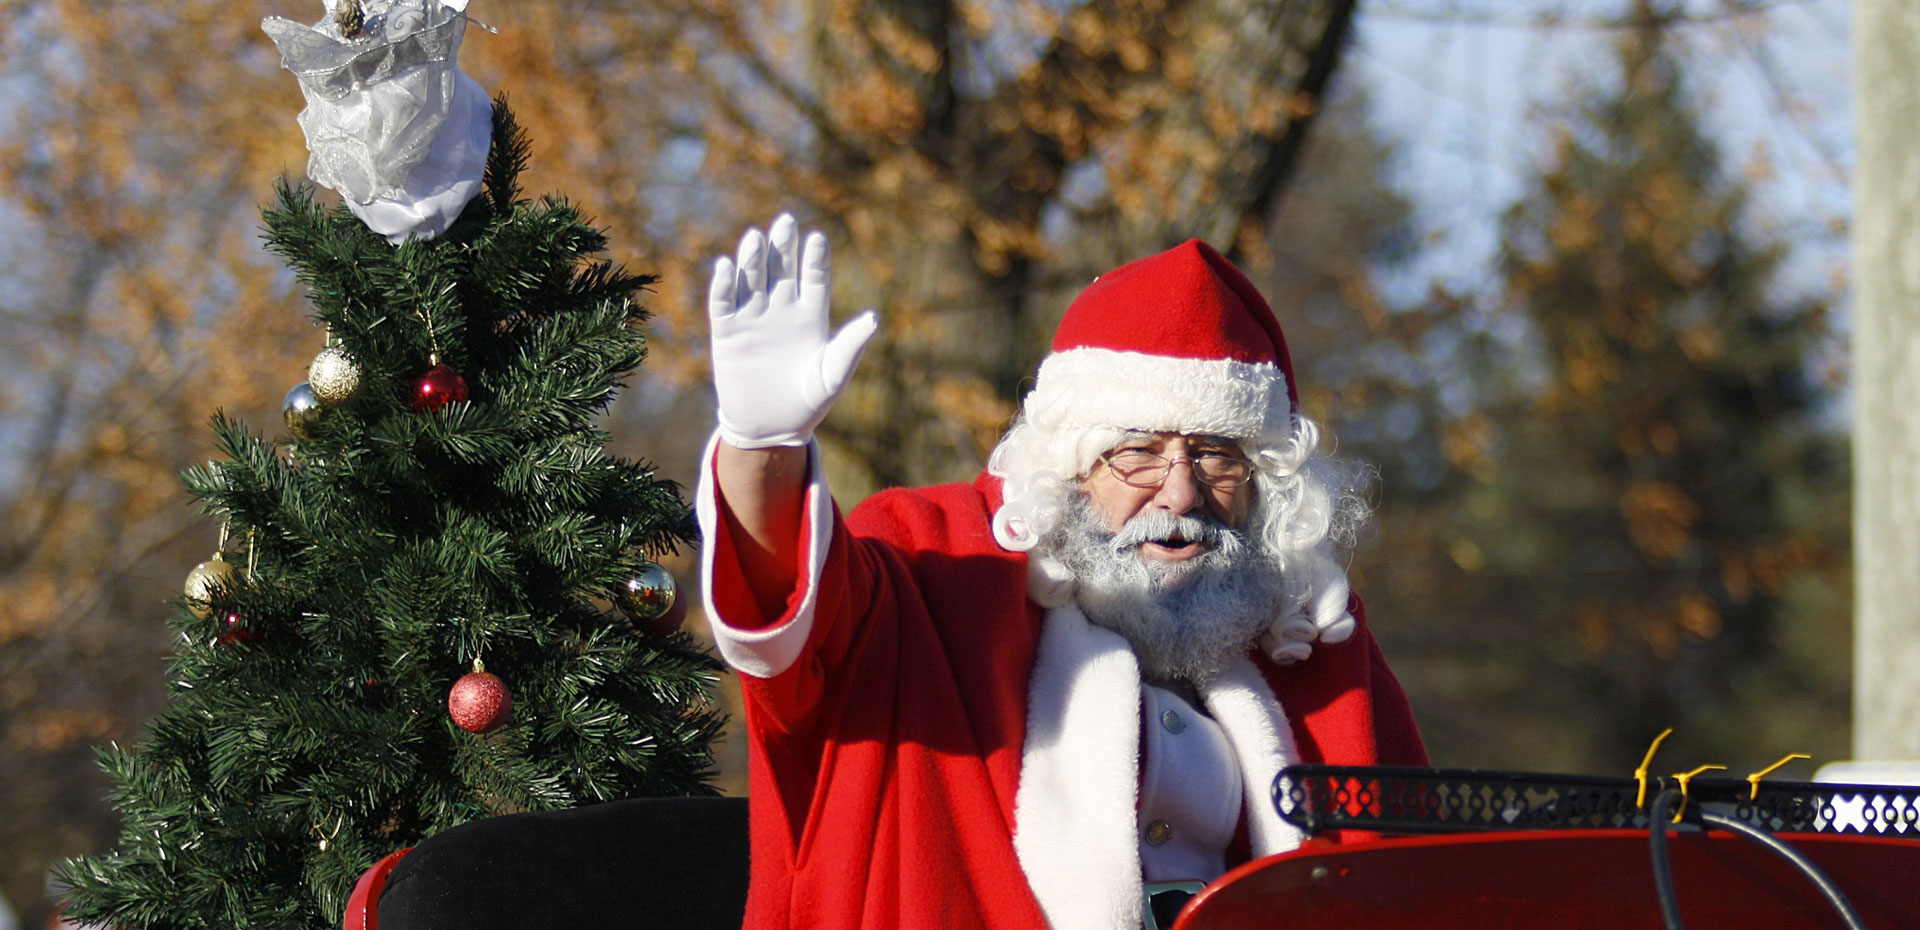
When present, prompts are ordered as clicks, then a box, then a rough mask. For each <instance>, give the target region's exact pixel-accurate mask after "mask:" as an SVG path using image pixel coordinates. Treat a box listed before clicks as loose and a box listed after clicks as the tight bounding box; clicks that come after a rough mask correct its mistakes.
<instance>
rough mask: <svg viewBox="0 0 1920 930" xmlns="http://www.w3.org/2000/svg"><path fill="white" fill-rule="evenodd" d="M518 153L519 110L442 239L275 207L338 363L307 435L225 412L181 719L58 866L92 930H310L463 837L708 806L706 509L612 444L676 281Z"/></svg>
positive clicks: (499, 107) (298, 198)
mask: <svg viewBox="0 0 1920 930" xmlns="http://www.w3.org/2000/svg"><path fill="white" fill-rule="evenodd" d="M526 157H527V142H526V140H525V138H524V136H523V134H521V133H520V132H519V131H518V130H517V128H516V127H515V126H514V125H513V120H512V116H511V115H510V113H509V112H508V110H507V108H506V106H505V101H504V100H501V101H496V104H495V107H494V133H493V150H492V153H491V155H490V157H489V160H488V163H487V168H486V177H485V189H484V192H483V193H482V194H481V196H479V197H477V198H475V199H474V200H473V201H472V202H471V203H470V204H468V205H467V207H466V209H465V211H464V213H462V214H461V216H460V218H459V220H458V221H457V222H456V223H455V224H454V226H453V227H452V228H451V229H450V230H448V231H447V232H446V233H445V234H443V235H441V236H440V237H438V238H436V239H433V240H431V241H420V240H417V239H415V240H409V241H407V242H406V243H404V244H401V245H399V246H394V245H390V244H389V243H388V242H387V241H386V240H385V239H384V238H382V237H380V236H378V235H376V234H374V233H373V232H371V231H369V230H368V229H367V227H366V226H365V225H363V224H362V223H361V221H360V220H358V219H356V218H355V217H354V216H352V215H350V214H349V213H348V212H347V210H346V209H344V208H343V207H339V206H335V207H331V208H325V207H322V206H320V205H319V204H317V203H316V202H315V200H314V197H313V194H312V192H311V190H310V189H307V188H304V187H302V188H293V187H289V186H285V185H283V186H282V188H281V190H280V193H279V199H278V203H277V204H275V205H274V206H273V207H271V208H269V209H268V210H266V211H265V218H266V225H267V241H268V243H269V245H270V247H271V248H272V250H273V251H274V252H276V253H278V254H279V255H281V256H283V257H284V258H285V259H286V260H287V261H288V262H289V263H290V264H291V265H292V266H293V268H294V269H295V271H296V273H297V275H298V278H299V280H300V282H301V283H302V284H304V285H305V286H306V287H307V288H308V289H309V290H310V292H311V299H312V301H313V304H314V317H315V319H316V321H317V322H319V323H322V324H324V325H325V326H326V327H327V328H328V330H329V332H330V339H329V343H330V345H329V347H328V348H327V349H326V350H324V351H323V352H322V354H321V357H320V358H318V359H316V364H315V367H314V370H313V372H312V379H311V380H312V381H313V382H314V383H313V384H312V386H311V388H309V386H308V385H305V384H303V385H301V386H299V387H297V388H296V389H295V391H294V393H293V394H290V395H289V401H288V408H287V416H288V425H289V429H290V431H291V433H292V435H291V436H285V437H281V438H280V439H279V440H277V441H268V440H267V439H265V438H263V437H262V436H260V435H258V434H256V433H254V432H252V431H250V430H248V429H247V428H245V427H244V426H243V425H241V424H239V423H236V422H234V421H231V420H228V419H226V418H225V417H224V416H223V415H218V414H216V415H215V417H214V421H213V430H214V436H215V440H216V442H217V444H218V446H219V448H220V450H221V452H222V453H223V455H224V458H223V459H221V460H219V461H215V462H211V463H209V464H208V465H207V466H205V467H203V468H196V469H193V470H192V471H190V472H189V473H188V474H187V475H186V476H185V481H186V485H187V487H188V489H189V490H190V492H191V493H192V495H193V496H194V497H195V498H196V499H197V500H198V501H199V502H200V504H201V507H202V509H203V510H204V511H205V512H206V513H207V514H209V515H211V516H213V517H215V518H217V519H218V520H219V521H221V522H222V525H223V527H224V529H223V531H222V534H221V535H222V540H223V544H222V546H223V553H222V554H221V555H217V556H216V557H215V558H214V559H212V560H209V563H210V564H203V565H202V566H201V568H200V569H197V570H196V572H195V575H194V576H193V577H192V578H190V579H189V584H188V596H187V597H185V598H182V599H181V600H180V601H179V605H178V606H179V610H177V611H176V612H175V615H174V617H173V619H172V621H171V622H172V625H173V627H174V628H175V629H176V630H177V632H178V637H177V642H176V647H175V652H174V656H173V659H172V664H171V675H170V680H171V683H170V688H169V705H168V707H167V709H166V710H165V711H164V712H163V713H162V714H161V715H160V717H159V718H158V719H157V720H155V721H154V722H153V723H152V725H151V732H150V735H149V736H148V737H147V738H145V739H144V740H142V741H141V742H140V743H139V744H138V745H136V746H134V747H133V748H131V749H124V748H119V747H115V748H112V749H109V750H106V751H104V752H102V754H101V756H102V760H103V764H104V766H105V767H106V769H107V770H108V773H109V775H110V777H111V779H112V781H113V784H114V789H113V800H114V803H115V804H116V805H117V807H118V808H119V810H120V812H121V814H122V816H123V818H124V828H123V830H122V833H121V838H120V842H119V847H118V849H117V850H116V851H114V852H112V853H110V854H107V855H103V856H99V857H93V858H85V859H79V860H74V861H72V862H69V863H67V864H66V866H65V867H64V868H63V869H61V873H62V874H61V878H62V880H64V881H66V882H68V883H70V884H71V886H72V889H73V895H72V901H71V907H70V916H73V917H75V918H78V919H80V920H83V921H87V922H94V923H99V924H102V925H109V926H114V927H126V928H143V930H162V928H201V927H204V928H215V927H218V928H268V927H272V928H281V927H289V928H291V927H304V928H316V930H317V928H322V927H328V926H337V925H338V923H339V920H340V916H341V913H342V910H343V907H344V904H345V899H346V897H347V895H348V893H349V891H350V890H351V888H352V886H353V883H354V881H355V879H356V878H357V876H358V875H359V874H360V872H361V871H362V870H363V869H365V868H366V867H367V866H369V865H370V864H372V863H373V862H374V861H376V860H377V859H379V858H381V857H382V856H385V855H386V854H388V853H391V852H393V851H396V850H398V849H400V848H402V847H406V846H411V845H413V844H414V843H416V842H417V841H419V840H420V839H421V838H422V837H425V836H427V835H430V834H433V833H435V832H437V831H440V830H443V829H446V828H448V827H451V826H455V825H457V824H460V823H463V822H466V821H470V820H473V819H475V818H480V817H485V816H489V815H494V814H503V813H509V812H516V811H528V810H552V809H559V808H567V807H573V806H578V805H582V804H589V803H593V802H597V801H603V800H608V799H614V798H623V797H631V796H661V795H689V794H710V793H713V792H712V789H711V788H710V787H709V786H708V785H707V778H708V776H709V769H710V757H709V743H710V741H711V740H712V738H713V737H714V736H715V734H716V733H717V732H718V729H719V726H720V723H721V720H720V715H719V713H718V712H717V711H716V710H715V709H714V708H713V706H712V704H711V692H710V689H711V687H712V685H713V683H714V680H715V676H716V674H717V665H716V664H715V662H714V661H713V660H712V659H711V657H709V656H708V655H706V654H705V653H704V652H703V651H702V650H700V649H699V648H698V647H696V646H695V644H694V643H693V641H692V640H691V639H690V638H689V637H688V636H687V635H686V634H684V633H681V632H678V631H677V630H676V629H675V627H676V626H677V621H676V619H675V617H676V615H675V614H674V613H673V612H672V611H667V612H666V613H665V614H664V615H662V611H663V610H666V608H667V606H668V599H669V598H671V596H672V594H673V591H672V587H671V577H670V576H666V575H665V574H664V572H663V571H662V570H661V569H660V568H659V566H658V565H656V564H653V563H652V562H651V559H653V558H656V557H659V556H661V555H662V554H664V553H667V552H670V551H672V550H674V549H675V548H676V547H677V546H678V545H679V544H681V543H685V542H690V541H691V540H692V538H693V533H694V529H693V524H692V520H691V516H690V514H689V512H688V508H687V506H686V504H685V502H684V500H683V498H682V495H681V492H680V490H679V488H677V487H676V486H675V485H674V484H672V483H671V482H668V481H665V480H661V479H657V478H655V477H654V475H653V470H652V469H651V468H650V467H649V466H647V465H644V464H638V463H634V462H629V461H623V460H621V459H618V458H614V457H611V456H609V455H607V454H606V453H605V452H604V451H603V448H602V446H603V444H604V443H605V442H606V440H607V438H608V437H607V435H606V434H605V433H604V432H602V431H601V430H600V429H598V428H597V426H596V423H597V421H598V420H599V418H600V416H601V414H602V412H603V411H604V410H605V409H606V407H607V405H608V404H609V402H610V401H611V400H612V398H613V396H614V392H615V390H616V388H617V387H618V386H619V385H620V384H621V382H622V379H623V378H624V377H625V376H626V375H628V374H629V373H631V372H632V371H633V370H634V369H635V368H636V367H637V366H638V365H639V364H640V363H641V361H642V359H643V357H644V355H645V348H644V344H643V339H642V337H641V335H640V333H639V332H638V330H637V329H636V327H637V326H638V324H640V323H641V322H642V321H644V320H645V319H646V313H645V311H644V310H642V309H641V308H640V307H639V306H638V305H636V304H635V303H633V302H632V298H633V296H634V295H635V294H636V292H637V291H638V290H640V289H641V288H643V287H644V286H646V285H647V284H648V283H649V282H650V281H651V280H652V279H651V277H649V276H644V275H635V274H630V273H628V272H626V271H624V270H622V269H620V268H618V267H615V266H613V265H612V264H610V263H608V262H605V261H601V260H596V259H594V258H592V256H594V255H595V254H596V253H599V252H601V251H602V250H603V248H604V246H605V238H604V236H603V235H602V234H601V233H600V232H599V231H597V230H595V229H593V228H592V227H591V226H589V225H588V224H587V222H586V221H585V220H584V219H583V218H582V217H581V215H580V214H579V212H578V211H577V210H576V209H575V208H573V207H572V206H570V205H568V204H567V203H565V202H562V201H558V200H554V199H545V200H542V201H539V202H526V201H522V200H517V199H516V198H517V197H518V193H517V188H516V178H517V176H518V174H519V173H520V170H521V169H522V167H524V164H525V161H526ZM236 361H238V362H239V363H241V364H244V360H236ZM268 376H270V375H268ZM290 380H291V379H290ZM353 382H357V384H355V383H353ZM309 390H311V391H314V392H318V393H319V394H320V395H321V399H322V400H327V401H332V402H331V403H320V404H315V403H313V399H312V397H311V396H310V395H309V394H308V393H307V392H308V391H309ZM609 601H611V602H613V603H616V604H618V605H619V607H620V611H618V612H616V611H615V610H614V609H612V608H611V607H610V606H608V604H609ZM482 663H484V672H482V671H481V666H482ZM489 676H491V677H489ZM450 702H451V703H450Z"/></svg>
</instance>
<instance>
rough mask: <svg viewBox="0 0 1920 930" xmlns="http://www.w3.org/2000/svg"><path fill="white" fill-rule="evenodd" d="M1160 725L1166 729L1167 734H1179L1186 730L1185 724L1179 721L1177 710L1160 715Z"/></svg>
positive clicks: (1183, 721)
mask: <svg viewBox="0 0 1920 930" xmlns="http://www.w3.org/2000/svg"><path fill="white" fill-rule="evenodd" d="M1160 725H1161V726H1163V727H1166V728H1167V732H1168V733H1179V732H1180V731H1182V730H1185V729H1186V728H1187V722H1186V721H1185V720H1182V719H1180V712H1179V711H1177V710H1169V711H1167V712H1166V713H1164V714H1161V715H1160Z"/></svg>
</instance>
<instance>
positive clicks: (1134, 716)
mask: <svg viewBox="0 0 1920 930" xmlns="http://www.w3.org/2000/svg"><path fill="white" fill-rule="evenodd" d="M1201 700H1202V701H1203V702H1204V703H1205V704H1206V706H1207V712H1208V713H1210V714H1212V715H1213V717H1214V719H1215V720H1216V721H1217V722H1218V723H1219V724H1220V728H1221V729H1222V730H1224V731H1225V732H1226V734H1227V740H1228V741H1229V742H1230V743H1232V744H1233V747H1234V753H1235V755H1236V756H1238V758H1239V761H1240V775H1241V779H1242V783H1243V784H1244V785H1245V786H1246V794H1245V797H1246V802H1247V825H1248V833H1249V836H1250V838H1251V840H1252V846H1253V854H1254V855H1255V856H1265V855H1271V854H1273V853H1277V852H1285V851H1286V850H1289V849H1293V848H1294V847H1296V846H1298V845H1300V834H1299V831H1297V830H1296V829H1294V828H1293V827H1292V826H1291V825H1289V824H1288V823H1287V822H1286V821H1284V820H1282V819H1280V815H1279V813H1278V812H1276V811H1275V810H1274V809H1273V803H1272V799H1271V796H1270V792H1271V790H1272V787H1273V779H1274V776H1276V775H1278V774H1279V773H1280V770H1281V769H1282V768H1284V767H1286V766H1288V765H1291V764H1293V763H1294V762H1297V761H1299V753H1298V752H1297V751H1296V750H1295V748H1294V743H1293V731H1292V728H1291V727H1290V726H1289V725H1288V724H1287V718H1286V714H1285V713H1283V712H1282V711H1281V709H1280V704H1279V702H1278V701H1276V700H1274V697H1273V691H1272V689H1270V688H1269V687H1267V683H1266V680H1265V679H1264V678H1262V677H1261V676H1260V670H1259V669H1258V668H1256V667H1255V666H1254V664H1253V662H1252V661H1250V660H1248V659H1247V658H1245V657H1241V658H1239V659H1236V660H1235V661H1234V663H1233V664H1232V665H1231V666H1229V667H1228V668H1227V669H1226V670H1225V671H1224V672H1222V673H1221V675H1220V677H1219V678H1218V679H1216V680H1215V681H1214V682H1213V683H1212V684H1210V685H1208V686H1207V687H1206V688H1204V689H1202V692H1201ZM1139 792H1140V666H1139V663H1138V662H1136V661H1135V659H1134V656H1133V650H1132V649H1131V648H1129V647H1128V645H1127V642H1126V640H1124V639H1122V638H1121V637H1120V635H1119V634H1117V633H1114V632H1112V631H1111V630H1106V629H1102V628H1100V627H1097V626H1094V625H1093V624H1091V623H1089V622H1087V618H1086V615H1084V614H1082V613H1081V612H1080V609H1079V608H1078V607H1075V606H1073V605H1071V604H1069V605H1066V606H1061V607H1055V608H1053V609H1051V610H1049V611H1047V618H1046V622H1045V623H1044V624H1043V625H1042V627H1041V631H1040V645H1039V648H1038V650H1037V652H1036V654H1035V657H1034V665H1033V678H1032V680H1031V682H1030V683H1029V684H1028V686H1027V735H1026V745H1025V747H1024V748H1023V749H1022V751H1021V759H1020V787H1019V789H1018V791H1017V792H1016V793H1015V795H1014V824H1015V826H1014V835H1013V848H1014V852H1015V853H1016V854H1017V855H1018V857H1019V859H1020V868H1021V870H1022V871H1024V872H1025V873H1026V875H1027V883H1028V884H1029V885H1031V886H1032V888H1033V893H1034V897H1036V898H1038V899H1039V901H1040V909H1041V910H1042V911H1043V912H1044V913H1045V914H1046V916H1047V922H1048V923H1049V924H1050V925H1052V927H1053V930H1082V928H1085V930H1113V928H1116V927H1138V926H1139V925H1140V922H1141V916H1142V915H1141V900H1140V846H1139V837H1138V829H1139V825H1138V817H1137V815H1136V814H1135V807H1136V804H1137V800H1138V797H1139Z"/></svg>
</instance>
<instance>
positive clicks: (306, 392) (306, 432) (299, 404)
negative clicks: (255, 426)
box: [280, 381, 327, 439]
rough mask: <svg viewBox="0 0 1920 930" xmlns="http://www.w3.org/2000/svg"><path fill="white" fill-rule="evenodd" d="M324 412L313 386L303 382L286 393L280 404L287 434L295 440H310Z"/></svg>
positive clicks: (325, 410)
mask: <svg viewBox="0 0 1920 930" xmlns="http://www.w3.org/2000/svg"><path fill="white" fill-rule="evenodd" d="M326 412H327V408H326V407H325V406H322V405H321V403H320V398H319V397H318V396H317V395H315V394H314V393H313V385H312V384H309V383H308V382H305V381H302V382H300V383H299V384H296V385H294V386H293V390H291V391H288V392H287V399H286V400H284V401H281V403H280V413H281V415H282V416H284V417H286V420H287V432H289V433H292V434H293V435H294V437H295V438H297V439H312V438H313V436H314V433H315V432H317V431H318V430H319V428H320V420H321V419H322V418H323V417H325V416H326Z"/></svg>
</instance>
